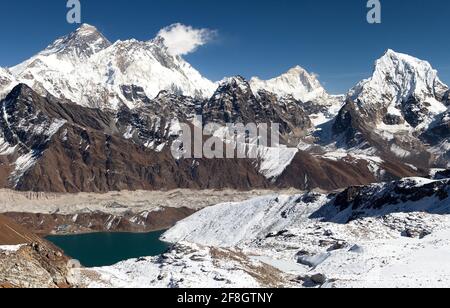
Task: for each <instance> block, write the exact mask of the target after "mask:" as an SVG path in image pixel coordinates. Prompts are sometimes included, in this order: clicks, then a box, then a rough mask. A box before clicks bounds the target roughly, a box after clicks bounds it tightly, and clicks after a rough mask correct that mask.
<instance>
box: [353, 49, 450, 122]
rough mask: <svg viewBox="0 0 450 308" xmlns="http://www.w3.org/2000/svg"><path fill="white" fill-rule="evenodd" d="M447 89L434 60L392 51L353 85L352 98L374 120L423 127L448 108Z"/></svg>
mask: <svg viewBox="0 0 450 308" xmlns="http://www.w3.org/2000/svg"><path fill="white" fill-rule="evenodd" d="M447 91H448V87H447V86H446V85H444V84H443V83H442V82H441V81H440V80H439V78H438V76H437V71H436V70H434V69H433V68H432V66H431V65H430V63H428V62H426V61H422V60H419V59H416V58H414V57H411V56H408V55H405V54H401V53H396V52H394V51H392V50H388V51H387V52H386V54H385V55H384V56H383V57H382V58H380V59H379V60H378V61H377V62H376V65H375V71H374V74H373V76H372V77H371V78H370V79H368V80H365V81H362V82H361V83H359V84H358V85H357V86H356V87H355V88H353V89H352V90H351V91H350V93H349V94H348V98H349V99H350V100H352V101H354V102H356V103H357V104H358V107H360V108H361V109H363V112H364V113H365V114H366V115H371V116H372V117H373V121H376V122H378V123H380V122H382V123H384V124H386V125H400V124H405V125H409V126H410V127H412V128H413V129H415V130H423V129H425V128H427V127H428V126H429V125H430V123H431V122H432V121H433V120H434V117H435V116H436V115H438V114H441V113H442V112H445V111H446V110H447V106H446V103H447V102H446V100H444V97H445V96H446V93H447Z"/></svg>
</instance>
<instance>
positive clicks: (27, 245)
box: [0, 215, 70, 288]
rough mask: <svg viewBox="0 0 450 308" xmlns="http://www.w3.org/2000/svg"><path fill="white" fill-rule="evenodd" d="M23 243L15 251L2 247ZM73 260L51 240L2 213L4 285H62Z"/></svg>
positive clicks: (0, 267) (0, 266)
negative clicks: (43, 237)
mask: <svg viewBox="0 0 450 308" xmlns="http://www.w3.org/2000/svg"><path fill="white" fill-rule="evenodd" d="M11 245H20V246H17V248H16V249H13V250H11V251H9V250H3V249H2V248H1V246H9V247H11ZM68 261H69V259H68V258H67V257H66V256H64V254H63V252H62V251H60V250H59V249H58V248H56V247H54V246H53V245H52V244H50V243H49V242H47V241H45V240H43V239H42V238H40V237H39V236H37V235H35V234H34V233H32V232H30V231H28V230H27V229H25V228H24V227H23V226H20V225H19V224H17V223H15V222H14V221H13V220H11V219H9V218H7V217H5V216H4V215H0V288H44V287H45V288H57V287H59V288H61V287H64V288H65V287H69V286H70V285H69V283H68V282H67V279H66V277H67V273H68V267H67V264H68Z"/></svg>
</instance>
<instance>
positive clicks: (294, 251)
mask: <svg viewBox="0 0 450 308" xmlns="http://www.w3.org/2000/svg"><path fill="white" fill-rule="evenodd" d="M449 183H450V180H448V179H444V180H439V181H433V180H427V179H421V178H410V179H404V180H401V181H397V182H393V183H387V184H377V185H369V186H365V187H353V188H349V189H347V190H346V191H344V192H342V193H339V194H329V195H326V194H320V193H313V192H311V193H305V194H299V195H278V194H273V195H268V196H264V197H258V198H255V199H252V200H248V201H245V202H239V203H225V204H219V205H216V206H213V207H209V208H206V209H204V210H202V211H200V212H198V213H196V214H194V215H192V216H191V217H189V218H187V219H185V220H183V221H181V222H179V223H178V224H177V225H176V226H175V227H174V228H172V229H171V230H169V231H168V232H166V233H165V234H164V236H163V240H165V241H168V242H171V243H173V244H174V246H173V248H172V249H171V250H170V251H169V252H167V253H166V254H164V255H162V256H160V257H156V258H141V259H139V260H128V261H125V262H122V263H120V264H117V265H115V266H111V267H106V268H98V269H88V270H83V273H85V274H86V273H89V274H90V275H82V276H83V277H84V278H83V283H84V284H85V285H87V286H90V287H98V286H100V287H110V286H118V287H129V286H137V287H225V288H226V287H267V286H270V287H273V286H276V287H443V286H449V285H450V264H449V262H447V259H448V255H449V253H450V220H449V214H450V199H449V193H450V186H449ZM92 273H95V275H94V276H93V275H92ZM87 277H90V278H87ZM92 277H96V278H95V279H94V278H92Z"/></svg>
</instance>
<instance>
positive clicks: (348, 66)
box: [0, 0, 450, 93]
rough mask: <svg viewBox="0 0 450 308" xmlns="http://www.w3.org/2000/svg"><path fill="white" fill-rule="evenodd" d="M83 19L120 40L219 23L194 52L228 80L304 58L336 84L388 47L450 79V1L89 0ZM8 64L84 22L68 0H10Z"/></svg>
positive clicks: (1, 3) (3, 34)
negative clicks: (74, 16) (370, 13)
mask: <svg viewBox="0 0 450 308" xmlns="http://www.w3.org/2000/svg"><path fill="white" fill-rule="evenodd" d="M81 2H82V19H83V20H82V21H83V22H86V23H89V24H92V25H94V26H96V27H97V28H98V29H99V30H100V31H101V32H103V33H104V34H105V36H107V37H108V38H109V39H110V40H111V41H115V40H118V39H128V38H136V39H140V40H148V39H151V38H153V37H154V36H155V34H156V33H157V32H158V30H159V29H161V28H163V27H165V26H168V25H170V24H172V23H175V22H181V23H184V24H187V25H192V26H194V27H205V28H211V29H215V30H217V31H218V37H217V38H216V40H215V41H214V42H212V43H210V44H208V45H207V46H204V47H202V48H200V49H199V50H198V51H197V52H195V53H193V54H190V55H188V56H186V58H187V60H188V61H189V62H190V63H191V64H192V65H193V66H194V67H196V68H197V69H198V70H199V71H200V72H201V73H202V74H203V75H205V76H206V77H208V78H210V79H212V80H219V79H222V78H223V77H224V76H231V75H236V74H240V75H243V76H244V77H251V76H259V77H261V78H270V77H274V76H277V75H279V74H280V73H282V72H284V71H286V70H288V69H289V68H290V67H293V66H295V65H297V64H298V65H301V66H303V67H305V68H306V69H308V70H310V71H312V72H314V73H317V74H318V75H319V78H320V80H321V82H322V83H323V84H324V85H325V87H326V88H327V89H328V90H329V91H330V92H332V93H343V92H346V91H347V90H348V89H349V88H350V87H352V86H353V85H354V84H355V83H357V82H358V81H359V80H361V79H363V78H366V77H368V76H369V75H370V73H371V71H372V68H373V63H374V61H375V60H376V59H377V58H379V57H380V56H381V55H382V54H383V53H384V51H385V50H386V49H388V48H392V49H394V50H396V51H399V52H404V53H409V54H411V55H414V56H416V57H419V58H422V59H425V60H428V61H430V62H431V63H432V65H433V66H434V67H435V68H436V69H437V70H439V72H440V76H441V79H443V81H444V82H446V83H447V84H450V40H449V39H448V38H449V32H450V31H449V30H450V23H449V20H448V16H449V14H450V1H448V0H428V1H425V0H408V1H406V0H381V3H382V6H383V9H382V13H383V15H382V24H381V25H369V24H368V23H367V22H366V14H367V10H368V9H367V8H366V3H367V1H366V0H342V1H337V0H224V1H220V0H127V1H122V0H81ZM0 12H1V22H2V26H1V27H0V29H1V30H0V42H1V43H0V66H12V65H14V64H17V63H19V62H21V61H23V60H24V59H26V58H28V57H30V56H32V55H33V54H35V53H36V52H38V51H40V50H42V49H43V48H45V47H46V46H47V45H48V44H49V43H51V42H52V41H53V40H54V39H56V38H57V37H59V36H62V35H64V34H67V33H68V32H70V31H72V30H74V29H75V28H76V26H75V25H69V24H67V22H66V13H67V9H66V1H65V0H40V1H36V0H15V1H12V0H0Z"/></svg>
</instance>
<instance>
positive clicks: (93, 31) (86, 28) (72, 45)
mask: <svg viewBox="0 0 450 308" xmlns="http://www.w3.org/2000/svg"><path fill="white" fill-rule="evenodd" d="M109 46H111V42H110V41H109V40H108V39H107V38H106V37H105V36H104V35H103V34H102V33H100V32H99V31H98V30H97V28H95V27H94V26H91V25H88V24H82V25H81V26H80V27H79V28H78V29H77V30H76V31H74V32H72V33H70V34H68V35H66V36H63V37H61V38H59V39H57V40H56V41H55V42H54V43H53V44H51V45H50V46H48V47H47V48H46V49H45V50H44V51H42V52H41V53H40V54H41V55H44V56H45V55H51V54H59V55H60V56H61V55H65V56H71V57H78V58H81V59H86V58H89V57H90V56H92V55H93V54H95V53H97V52H99V51H100V50H103V49H105V48H108V47H109Z"/></svg>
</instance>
